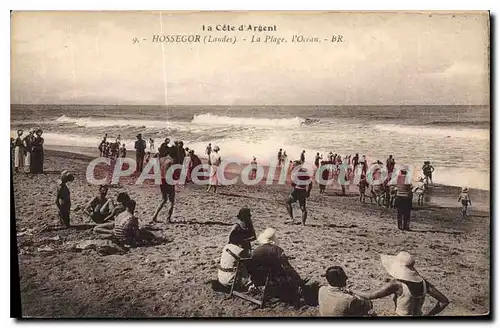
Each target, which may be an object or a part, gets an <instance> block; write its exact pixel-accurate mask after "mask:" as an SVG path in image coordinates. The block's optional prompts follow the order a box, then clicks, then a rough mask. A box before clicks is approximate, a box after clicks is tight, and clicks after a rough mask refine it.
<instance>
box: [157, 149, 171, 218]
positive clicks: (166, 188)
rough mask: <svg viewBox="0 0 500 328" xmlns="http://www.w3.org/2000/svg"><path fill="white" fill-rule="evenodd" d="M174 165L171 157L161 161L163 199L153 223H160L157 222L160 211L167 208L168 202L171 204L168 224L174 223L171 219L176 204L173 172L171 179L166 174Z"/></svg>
mask: <svg viewBox="0 0 500 328" xmlns="http://www.w3.org/2000/svg"><path fill="white" fill-rule="evenodd" d="M173 164H174V162H173V160H172V158H171V157H170V156H167V157H163V158H161V160H160V165H161V174H162V179H161V184H160V192H161V197H162V198H161V202H160V204H159V205H158V207H157V208H156V211H155V214H154V215H153V218H152V219H151V223H157V222H160V221H158V220H157V218H158V214H160V211H161V210H162V208H163V206H165V204H166V203H167V201H168V202H170V207H169V209H168V214H167V222H172V219H171V218H172V213H173V212H174V204H175V184H174V181H173V173H172V172H170V173H169V174H171V175H172V176H170V177H168V176H166V174H167V171H168V170H169V168H170V167H171V166H172V165H173Z"/></svg>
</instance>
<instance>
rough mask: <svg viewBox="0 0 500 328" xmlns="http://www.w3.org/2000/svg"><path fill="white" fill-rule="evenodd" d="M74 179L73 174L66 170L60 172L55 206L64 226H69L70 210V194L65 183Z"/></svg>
mask: <svg viewBox="0 0 500 328" xmlns="http://www.w3.org/2000/svg"><path fill="white" fill-rule="evenodd" d="M74 180H75V177H74V176H73V174H71V173H69V172H68V171H67V170H64V171H62V172H61V179H60V180H59V181H58V185H57V195H56V206H57V210H58V214H59V219H60V221H61V224H62V225H63V226H65V227H66V228H69V227H70V218H69V213H70V210H71V196H70V191H69V189H68V186H67V185H66V183H68V182H72V181H74Z"/></svg>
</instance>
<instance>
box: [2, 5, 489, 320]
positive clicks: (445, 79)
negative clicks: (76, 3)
mask: <svg viewBox="0 0 500 328" xmlns="http://www.w3.org/2000/svg"><path fill="white" fill-rule="evenodd" d="M11 26H12V36H11V109H10V110H11V131H10V134H11V140H10V141H11V154H10V155H11V159H12V180H11V181H12V188H13V195H14V205H15V211H14V213H13V216H12V221H11V222H12V224H13V225H15V228H16V234H15V235H13V236H12V238H13V240H15V242H14V244H13V245H16V246H17V249H16V251H17V254H18V256H17V261H18V266H19V276H18V277H15V276H14V277H12V278H13V279H14V281H18V283H19V286H20V289H19V290H15V289H13V291H12V292H13V293H18V294H19V298H20V304H19V311H18V312H15V313H17V314H15V316H19V317H44V318H60V317H65V318H106V317H115V318H130V317H137V318H154V317H163V318H172V317H297V316H300V317H301V316H307V317H320V316H332V317H333V316H336V317H338V316H341V317H348V316H355V317H373V316H378V317H384V316H408V317H414V316H435V315H437V316H488V315H490V311H491V310H490V299H491V295H490V266H491V262H490V252H491V249H490V91H489V90H490V16H489V13H488V12H480V11H465V12H449V11H448V12H397V11H392V12H375V11H372V12H319V11H318V12H257V11H256V12H171V11H170V12H167V11H165V12H160V11H153V12H151V11H122V12H120V11H113V12H112V11H108V12H107V11H87V12H76V11H74V12H73V11H60V12H50V11H38V12H29V11H14V12H12V14H11ZM13 247H14V246H13ZM17 279H18V280H17ZM13 306H15V304H14V305H13Z"/></svg>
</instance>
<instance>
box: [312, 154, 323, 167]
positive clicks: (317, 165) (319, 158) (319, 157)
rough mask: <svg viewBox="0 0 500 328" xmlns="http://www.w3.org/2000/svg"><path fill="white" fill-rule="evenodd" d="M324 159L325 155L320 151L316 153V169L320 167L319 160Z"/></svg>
mask: <svg viewBox="0 0 500 328" xmlns="http://www.w3.org/2000/svg"><path fill="white" fill-rule="evenodd" d="M322 159H323V156H320V154H319V153H316V157H315V158H314V166H316V170H317V169H318V168H319V162H320V161H321V160H322Z"/></svg>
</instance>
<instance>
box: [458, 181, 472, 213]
mask: <svg viewBox="0 0 500 328" xmlns="http://www.w3.org/2000/svg"><path fill="white" fill-rule="evenodd" d="M458 202H459V203H460V202H461V203H462V217H463V218H464V219H466V218H467V207H469V205H471V206H472V201H471V200H470V196H469V188H467V187H463V188H462V192H461V193H460V195H459V196H458Z"/></svg>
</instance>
